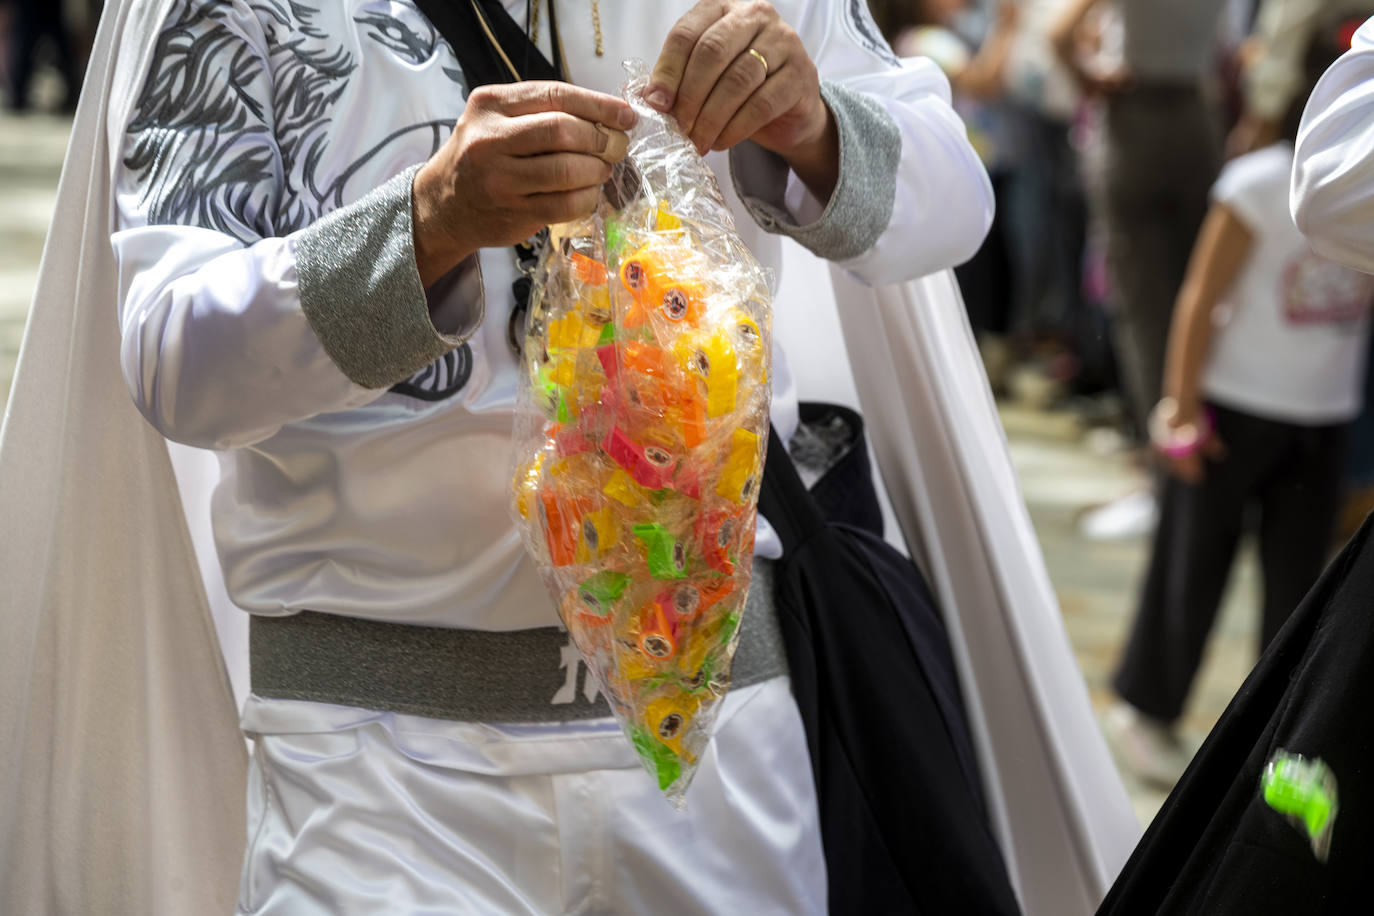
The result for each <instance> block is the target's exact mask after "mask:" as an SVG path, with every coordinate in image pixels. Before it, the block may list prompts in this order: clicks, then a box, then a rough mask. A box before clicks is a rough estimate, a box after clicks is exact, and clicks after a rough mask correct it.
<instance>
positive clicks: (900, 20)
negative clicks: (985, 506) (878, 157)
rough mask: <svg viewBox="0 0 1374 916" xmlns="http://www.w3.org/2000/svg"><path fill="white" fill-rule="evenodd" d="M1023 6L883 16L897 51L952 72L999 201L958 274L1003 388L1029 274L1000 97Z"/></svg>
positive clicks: (932, 3)
mask: <svg viewBox="0 0 1374 916" xmlns="http://www.w3.org/2000/svg"><path fill="white" fill-rule="evenodd" d="M1017 12H1018V8H1017V6H1016V5H1015V4H1013V3H1007V2H1004V3H1001V4H1000V5H999V6H998V8H997V14H996V18H995V19H993V20H991V21H989V19H988V17H987V16H985V15H984V13H983V10H982V9H981V8H980V7H979V6H978V5H977V4H972V3H969V2H968V0H917V2H914V3H901V4H889V5H888V8H887V9H886V10H884V11H883V14H882V20H881V21H882V23H883V26H884V27H885V28H886V29H887V30H888V31H887V32H886V34H887V35H888V36H889V38H890V40H891V41H892V47H893V50H894V51H896V52H897V54H898V55H900V56H901V57H927V58H930V59H931V60H933V61H935V63H936V64H938V65H939V67H940V69H941V70H943V71H944V72H945V75H946V76H948V77H949V81H950V84H951V88H952V90H953V94H954V105H955V109H956V110H957V111H958V112H959V114H960V115H961V116H962V117H963V119H964V123H965V124H966V125H967V126H968V132H969V140H970V141H971V142H972V144H973V147H974V149H975V150H977V152H978V155H979V157H980V158H981V159H982V160H983V165H984V166H985V167H986V168H987V171H988V175H989V177H990V178H991V180H992V187H993V194H994V196H995V198H996V200H997V202H998V207H997V211H996V215H995V216H994V218H993V224H992V228H991V229H990V230H989V232H988V236H987V239H986V240H985V241H984V242H983V245H982V247H981V248H980V249H979V250H978V253H977V254H976V255H974V257H973V259H972V260H970V261H968V262H967V263H965V264H962V265H960V266H959V267H957V268H955V274H956V276H957V277H958V280H959V287H960V290H961V291H962V292H963V295H964V305H965V307H966V308H967V310H968V316H969V323H970V324H971V325H972V326H973V329H974V333H975V335H976V336H977V338H978V348H979V351H980V352H981V354H982V356H983V364H984V367H985V368H986V369H987V373H988V381H989V383H990V384H991V385H992V388H993V390H994V391H995V392H999V393H1000V392H1001V391H1003V390H1004V389H1005V384H1006V379H1007V373H1008V371H1009V370H1010V368H1011V348H1010V343H1009V340H1008V334H1009V332H1010V331H1011V327H1012V316H1013V302H1014V301H1015V299H1016V297H1017V295H1018V290H1019V289H1022V288H1024V287H1025V286H1026V283H1025V277H1024V274H1023V273H1021V272H1018V271H1017V270H1016V266H1015V265H1016V262H1015V261H1014V252H1015V250H1016V248H1017V240H1016V239H1015V238H1014V237H1013V228H1014V226H1013V224H1012V222H1011V221H1010V220H1009V219H1008V216H1007V208H1006V206H1005V205H1004V201H1005V198H1006V195H1007V192H1008V188H1009V187H1010V185H1011V183H1012V182H1013V181H1014V177H1013V176H1014V174H1015V170H1016V168H1017V165H1018V161H1019V157H1018V156H1017V155H1016V140H1015V138H1014V137H1013V135H1012V131H1011V128H1012V125H1010V124H1009V123H1008V116H1007V112H1006V110H1005V107H1004V106H1003V105H1002V104H1001V103H1000V100H1001V98H1002V95H1003V93H1004V89H1005V76H1004V74H1005V70H1006V64H1007V60H1008V56H1009V52H1010V50H1011V45H1012V41H1013V39H1014V38H1015V35H1016V24H1017Z"/></svg>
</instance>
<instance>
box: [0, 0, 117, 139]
mask: <svg viewBox="0 0 1374 916" xmlns="http://www.w3.org/2000/svg"><path fill="white" fill-rule="evenodd" d="M103 6H104V0H0V85H3V87H4V92H3V97H4V101H5V105H6V107H7V108H8V110H10V111H13V112H25V111H30V110H33V109H35V108H40V109H41V108H47V109H55V110H59V111H64V112H72V111H75V110H76V99H77V96H78V95H79V94H80V91H81V75H82V74H83V73H84V72H85V70H86V59H87V58H88V57H89V55H90V50H91V42H92V40H93V38H94V37H95V27H96V24H97V23H98V22H99V21H100V10H101V8H102V7H103ZM45 69H50V70H51V71H52V72H53V73H54V74H55V75H56V76H57V77H58V80H55V81H54V85H55V86H56V90H55V92H54V93H51V94H49V97H44V94H43V93H42V92H36V91H35V87H34V76H35V74H37V73H39V72H40V71H43V70H45Z"/></svg>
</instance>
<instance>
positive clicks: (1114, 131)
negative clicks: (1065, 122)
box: [1097, 82, 1222, 433]
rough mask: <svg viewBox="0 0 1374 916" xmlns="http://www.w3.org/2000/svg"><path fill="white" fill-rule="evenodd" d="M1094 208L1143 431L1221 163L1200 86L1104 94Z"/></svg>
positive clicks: (1129, 386)
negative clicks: (1102, 235)
mask: <svg viewBox="0 0 1374 916" xmlns="http://www.w3.org/2000/svg"><path fill="white" fill-rule="evenodd" d="M1106 105H1107V116H1106V123H1105V128H1106V130H1105V134H1104V140H1105V145H1104V152H1105V155H1104V157H1103V163H1102V172H1101V175H1100V176H1099V181H1098V189H1097V193H1098V195H1099V200H1098V212H1099V213H1100V214H1101V216H1102V218H1103V225H1104V227H1105V229H1106V233H1107V235H1106V242H1107V267H1108V271H1109V272H1110V274H1111V281H1112V287H1113V294H1114V297H1115V300H1116V303H1117V306H1118V308H1117V312H1116V315H1115V317H1114V321H1113V331H1114V333H1115V335H1116V356H1117V360H1118V362H1119V364H1120V368H1121V375H1122V381H1124V382H1125V389H1126V390H1125V394H1126V398H1127V401H1128V402H1129V404H1130V405H1131V407H1132V410H1133V412H1134V414H1135V420H1136V425H1137V429H1138V430H1139V431H1140V432H1141V433H1143V432H1144V430H1145V429H1146V420H1147V418H1148V416H1149V413H1150V410H1151V409H1152V408H1153V407H1154V406H1155V402H1157V401H1158V400H1159V397H1160V394H1161V393H1162V390H1163V380H1164V353H1165V350H1166V349H1167V348H1168V342H1169V324H1170V322H1171V321H1172V319H1173V313H1174V299H1175V298H1177V296H1178V290H1179V287H1180V286H1182V285H1183V278H1184V275H1185V274H1186V273H1187V269H1188V259H1189V258H1190V257H1191V256H1192V251H1193V243H1194V242H1195V241H1196V240H1197V234H1198V230H1199V229H1200V228H1201V227H1202V221H1203V219H1204V218H1205V217H1206V215H1207V207H1208V195H1209V194H1210V193H1211V190H1212V184H1213V183H1214V182H1215V180H1216V177H1217V174H1218V172H1219V171H1220V170H1221V163H1222V157H1221V146H1222V143H1221V135H1220V131H1219V130H1218V128H1217V117H1216V113H1215V111H1214V110H1213V106H1212V105H1211V103H1210V101H1209V100H1208V98H1207V95H1206V93H1205V92H1204V90H1203V88H1202V86H1201V85H1198V86H1171V85H1167V84H1166V85H1156V84H1151V83H1143V82H1137V83H1133V84H1132V85H1131V86H1129V87H1128V88H1126V89H1124V90H1122V91H1121V92H1117V93H1114V94H1112V95H1110V96H1108V98H1107V102H1106Z"/></svg>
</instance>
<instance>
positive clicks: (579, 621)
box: [513, 62, 771, 807]
mask: <svg viewBox="0 0 1374 916" xmlns="http://www.w3.org/2000/svg"><path fill="white" fill-rule="evenodd" d="M627 69H628V70H629V71H630V74H631V77H630V79H629V81H628V82H627V83H626V85H625V87H624V89H623V94H624V96H625V98H626V99H627V100H628V101H629V102H630V103H631V105H633V106H634V108H635V110H636V111H637V112H638V114H639V122H638V124H637V125H636V126H635V128H634V129H633V131H632V132H631V134H630V146H629V153H628V155H627V157H626V158H625V160H624V161H623V162H621V163H620V164H618V165H617V166H616V169H615V173H614V175H613V176H612V178H611V180H610V181H609V182H608V183H607V185H606V187H605V189H604V191H603V194H602V199H601V202H600V204H599V206H598V208H597V211H596V212H595V213H594V214H593V215H591V216H590V217H588V218H586V219H584V220H580V221H577V222H573V223H565V224H563V225H560V226H553V227H550V230H549V239H548V242H547V244H546V245H545V246H544V249H543V251H542V253H541V254H540V257H539V259H538V261H537V262H536V264H535V267H534V271H533V276H532V278H531V279H532V292H531V296H530V307H529V315H528V317H527V321H526V328H525V336H524V340H523V347H522V370H523V371H522V374H521V388H520V393H519V397H518V408H517V419H516V430H515V449H516V456H515V479H514V499H513V511H514V514H515V517H516V519H517V522H518V524H519V526H520V529H521V532H522V535H523V537H524V540H525V545H526V547H527V548H528V549H529V551H530V552H531V554H532V555H533V556H534V557H535V559H536V561H537V563H538V565H539V568H540V571H541V573H542V575H543V576H544V579H545V581H546V583H547V584H548V587H549V590H550V592H551V593H552V595H553V599H554V601H555V603H556V605H557V607H558V610H559V614H560V616H561V618H562V620H563V623H564V625H565V626H566V627H567V629H568V631H569V632H570V634H571V635H572V638H573V640H574V642H575V643H576V645H577V647H578V649H579V650H580V651H581V653H582V656H583V658H584V659H585V661H586V663H587V666H588V669H589V670H590V671H591V672H592V674H593V675H594V676H595V678H596V679H597V685H598V687H599V688H600V690H601V692H602V693H603V694H604V695H605V696H606V698H607V700H608V701H609V703H610V706H611V709H612V710H613V711H614V713H615V715H616V717H617V719H618V720H619V721H620V724H621V726H622V727H623V728H624V730H625V733H626V736H627V737H628V738H629V740H630V742H631V743H632V744H633V746H634V748H635V750H636V751H638V753H639V755H640V757H641V759H642V760H643V762H644V765H645V767H646V769H648V771H649V772H650V774H652V775H653V776H654V777H655V778H656V779H657V781H658V785H659V788H660V789H661V790H662V791H663V793H664V794H665V795H666V796H667V797H668V799H669V800H670V801H671V802H673V803H674V804H675V805H677V806H679V807H680V806H682V805H683V804H684V803H685V793H686V790H687V786H688V785H689V784H690V782H691V779H692V776H693V774H694V773H695V771H696V767H697V764H698V761H699V760H700V759H701V755H702V752H703V750H704V749H705V747H706V744H707V742H708V741H709V740H710V736H711V728H712V724H713V723H714V721H715V716H716V713H717V711H718V708H719V703H720V701H721V700H722V699H723V698H724V696H725V692H726V690H727V688H728V686H729V682H730V665H731V660H732V659H733V656H734V651H735V645H736V643H737V640H738V637H739V632H740V618H741V615H742V613H743V612H744V604H745V596H746V595H747V593H748V589H749V580H750V573H751V569H752V558H753V546H754V518H755V512H756V508H757V501H758V483H759V476H760V474H761V473H762V470H763V458H764V451H765V448H766V446H767V442H768V408H769V401H770V388H769V379H768V366H769V353H770V334H771V306H770V296H769V291H768V280H769V278H768V276H767V273H766V272H765V271H764V270H763V269H762V268H761V267H760V266H759V265H758V262H757V261H756V260H755V259H754V257H753V255H752V254H751V253H750V252H749V250H748V248H746V247H745V245H744V243H743V242H742V241H741V240H740V238H739V236H738V234H737V233H736V231H735V226H734V221H733V219H732V218H731V216H730V213H729V211H728V209H727V208H726V206H725V202H724V200H723V198H722V197H721V194H720V189H719V187H718V186H717V184H716V180H715V176H714V174H713V173H712V172H711V169H710V168H709V167H708V166H707V165H706V162H705V160H704V159H703V158H702V157H701V156H700V155H698V154H697V152H696V150H695V149H694V148H693V147H692V144H691V143H690V141H688V140H687V138H686V137H685V136H684V135H683V134H682V132H681V131H680V130H679V129H678V127H677V125H676V123H675V122H674V121H673V120H672V118H671V117H669V116H666V115H663V114H660V113H659V112H657V111H654V110H653V109H652V108H650V107H649V106H648V105H647V104H645V103H644V101H643V99H642V97H641V93H642V92H643V90H644V88H645V86H646V85H647V82H648V72H647V68H645V67H644V65H643V64H640V63H637V62H635V63H630V64H627Z"/></svg>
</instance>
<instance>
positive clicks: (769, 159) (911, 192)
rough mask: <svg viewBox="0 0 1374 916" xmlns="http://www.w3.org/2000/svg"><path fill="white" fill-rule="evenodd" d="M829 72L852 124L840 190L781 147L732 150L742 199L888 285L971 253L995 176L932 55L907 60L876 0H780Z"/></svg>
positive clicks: (766, 224)
mask: <svg viewBox="0 0 1374 916" xmlns="http://www.w3.org/2000/svg"><path fill="white" fill-rule="evenodd" d="M774 5H775V6H776V7H778V11H779V13H780V14H781V15H782V17H783V19H784V20H786V21H787V22H788V23H789V24H790V25H791V26H792V27H793V28H795V29H796V30H797V32H798V34H799V35H800V36H801V39H802V42H803V44H805V46H806V48H807V50H808V51H809V52H810V53H811V56H812V59H813V60H814V61H815V63H816V67H817V69H818V70H819V71H820V76H821V80H822V86H821V91H822V95H823V96H824V98H825V100H826V103H827V104H828V105H829V106H830V109H831V111H832V112H833V114H834V115H835V119H836V123H837V125H838V127H839V131H840V177H839V182H838V184H837V185H836V188H835V191H834V193H833V194H832V195H831V199H830V200H829V201H826V202H823V201H820V200H818V199H816V197H815V196H814V195H812V194H811V193H810V191H809V190H807V189H806V187H805V185H804V184H803V183H802V182H801V180H800V179H799V178H798V177H797V176H796V175H795V174H793V173H791V172H790V171H789V170H788V169H787V168H786V165H785V164H784V163H783V161H782V159H781V158H780V157H777V156H774V155H773V154H771V153H768V152H766V151H765V150H763V149H762V148H760V147H758V146H756V145H754V144H752V143H747V142H746V143H741V144H739V145H737V146H736V147H735V148H734V149H732V150H731V170H732V172H733V173H734V178H735V183H736V187H737V189H738V191H739V192H740V198H741V200H743V201H744V203H745V205H746V206H747V207H748V208H749V209H750V212H751V213H752V214H753V216H754V218H755V220H756V221H757V222H758V223H759V225H760V226H762V227H763V228H764V229H766V230H768V231H771V232H782V233H784V234H787V235H789V236H792V237H793V238H795V239H796V240H797V241H799V242H800V243H801V244H803V245H805V246H806V247H807V248H809V249H811V251H813V252H814V253H815V254H817V255H819V256H821V257H824V258H827V259H828V260H831V261H834V262H835V263H836V264H838V266H840V267H841V268H843V269H844V270H845V271H847V272H848V273H850V274H851V275H852V276H854V277H855V278H856V279H858V280H859V281H861V282H863V283H867V284H869V285H873V286H877V285H882V284H887V283H896V282H900V281H904V280H909V279H912V278H915V277H920V276H924V275H926V274H930V273H933V272H935V271H937V270H940V269H943V268H946V267H952V266H954V265H956V264H960V263H963V262H964V261H966V260H968V259H969V258H970V257H972V256H973V254H974V253H975V252H976V251H977V250H978V247H979V246H980V245H981V244H982V241H983V238H984V236H985V235H986V234H987V230H988V226H989V225H990V224H991V222H992V211H993V200H992V186H991V183H990V182H989V181H988V177H987V173H986V171H985V170H984V168H983V164H982V163H981V162H980V161H979V159H978V155H977V153H976V152H974V150H973V147H972V145H971V144H970V143H969V141H968V132H967V129H966V128H965V126H964V123H963V121H961V120H960V118H959V116H958V115H957V114H955V113H954V110H953V108H952V107H951V106H950V90H949V81H948V80H947V79H946V78H945V76H944V74H943V73H941V72H940V69H939V68H938V67H937V66H936V65H935V64H934V63H932V62H931V61H929V60H925V59H915V60H906V61H899V60H898V59H897V58H896V57H895V56H894V55H893V54H892V51H891V50H890V49H889V48H888V46H887V43H886V42H885V41H884V40H883V38H882V36H881V34H880V33H879V32H878V29H877V27H876V26H875V25H874V24H873V20H872V17H871V16H870V15H869V13H868V8H867V5H866V3H865V2H864V0H791V2H781V0H779V2H776V3H775V4H774Z"/></svg>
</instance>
